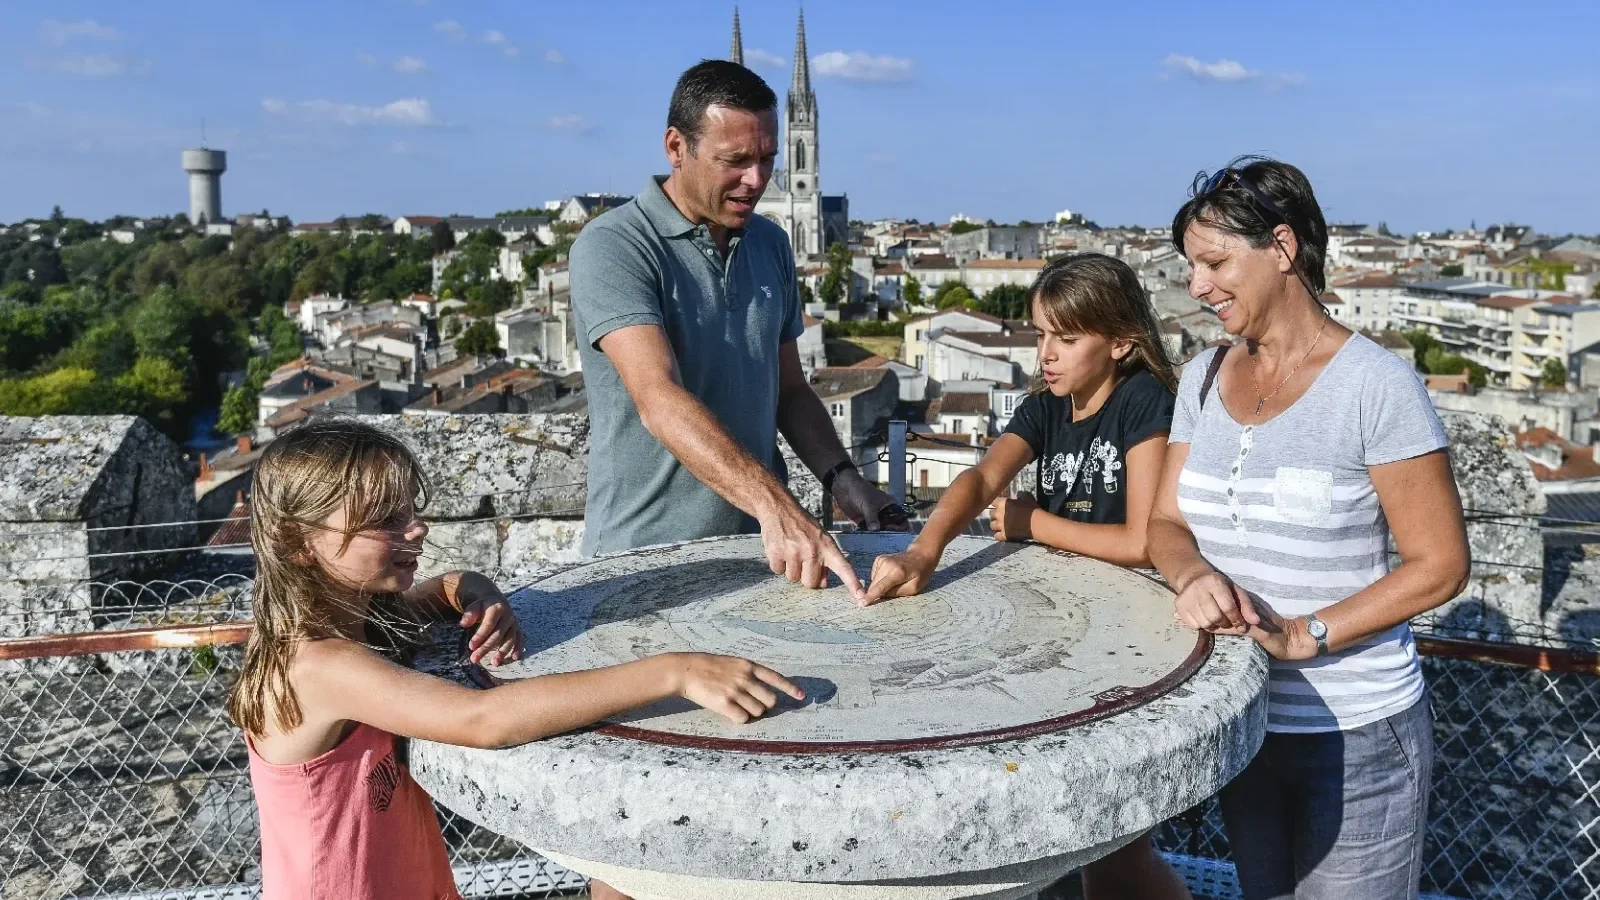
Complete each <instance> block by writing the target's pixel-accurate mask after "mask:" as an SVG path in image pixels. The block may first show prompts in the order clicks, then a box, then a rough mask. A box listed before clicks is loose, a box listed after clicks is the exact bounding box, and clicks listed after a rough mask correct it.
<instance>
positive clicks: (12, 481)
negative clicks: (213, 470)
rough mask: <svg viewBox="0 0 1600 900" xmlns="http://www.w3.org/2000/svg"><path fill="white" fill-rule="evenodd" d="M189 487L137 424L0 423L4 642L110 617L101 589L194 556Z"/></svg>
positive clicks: (175, 453) (182, 471) (179, 462)
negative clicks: (182, 555)
mask: <svg viewBox="0 0 1600 900" xmlns="http://www.w3.org/2000/svg"><path fill="white" fill-rule="evenodd" d="M190 485H191V478H190V475H189V471H188V467H187V465H186V463H185V461H184V459H183V454H182V452H181V451H180V450H179V449H178V447H177V445H176V444H173V443H172V441H171V440H169V439H168V438H167V437H166V436H164V435H162V434H161V433H160V432H158V431H156V430H155V429H154V428H152V427H151V426H150V425H149V423H147V422H145V421H144V420H142V419H138V418H134V417H132V416H43V417H36V418H23V417H0V637H5V636H17V635H21V634H30V633H32V634H39V633H50V632H55V631H83V630H87V629H91V628H94V627H97V621H98V620H99V619H101V618H103V617H104V616H106V615H114V614H115V612H116V610H115V609H112V608H110V607H109V606H108V605H107V604H110V605H115V604H116V603H117V602H118V601H117V598H118V597H120V595H119V594H118V593H117V592H107V591H105V590H104V589H103V587H101V586H102V585H106V584H110V583H113V582H118V581H132V580H138V579H142V578H147V577H151V576H153V575H154V574H156V573H158V572H160V571H162V570H163V569H164V568H166V567H168V566H170V565H171V564H172V562H173V561H174V559H175V558H177V557H178V556H179V554H177V553H173V552H171V551H174V550H179V549H181V548H185V547H190V546H193V544H194V542H195V526H194V523H193V520H194V519H195V518H196V515H195V503H194V492H193V490H192V488H191V486H190ZM161 523H176V524H170V525H162V524H161ZM151 526H156V527H151Z"/></svg>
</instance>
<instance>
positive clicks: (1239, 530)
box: [1227, 425, 1255, 547]
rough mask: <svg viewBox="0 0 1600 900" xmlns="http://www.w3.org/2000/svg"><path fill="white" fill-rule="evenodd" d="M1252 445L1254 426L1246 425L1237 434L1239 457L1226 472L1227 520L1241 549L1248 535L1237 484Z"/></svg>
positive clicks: (1242, 476) (1253, 441) (1247, 540)
mask: <svg viewBox="0 0 1600 900" xmlns="http://www.w3.org/2000/svg"><path fill="white" fill-rule="evenodd" d="M1254 443H1255V426H1253V425H1246V426H1245V427H1244V431H1242V432H1240V434H1239V455H1238V456H1236V457H1234V460H1233V466H1232V468H1230V469H1229V470H1228V490H1227V494H1228V519H1229V521H1231V522H1232V523H1233V533H1234V537H1235V538H1236V539H1237V540H1238V542H1239V546H1241V547H1242V546H1245V545H1246V544H1248V543H1249V533H1248V531H1247V530H1246V528H1245V523H1244V504H1243V503H1241V502H1240V500H1239V482H1240V480H1241V479H1243V478H1244V462H1245V460H1246V459H1248V458H1249V456H1250V448H1251V447H1252V446H1253V445H1254Z"/></svg>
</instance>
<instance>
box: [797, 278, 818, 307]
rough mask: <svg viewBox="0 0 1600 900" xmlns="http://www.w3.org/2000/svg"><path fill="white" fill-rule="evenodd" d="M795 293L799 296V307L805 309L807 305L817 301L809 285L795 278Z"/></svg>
mask: <svg viewBox="0 0 1600 900" xmlns="http://www.w3.org/2000/svg"><path fill="white" fill-rule="evenodd" d="M795 294H796V295H797V296H798V297H799V298H800V308H801V309H805V308H806V307H807V306H810V305H811V304H813V303H815V302H817V296H816V294H814V293H812V292H811V285H809V284H806V283H805V282H804V281H798V280H797V281H796V282H795Z"/></svg>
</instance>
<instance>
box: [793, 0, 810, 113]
mask: <svg viewBox="0 0 1600 900" xmlns="http://www.w3.org/2000/svg"><path fill="white" fill-rule="evenodd" d="M810 97H811V57H810V56H809V55H808V54H807V53H806V11H805V10H804V9H801V10H800V25H799V27H798V28H796V29H795V39H794V80H793V81H791V82H790V83H789V102H790V103H791V104H793V103H794V102H795V100H796V99H800V100H802V101H804V100H806V99H808V98H810Z"/></svg>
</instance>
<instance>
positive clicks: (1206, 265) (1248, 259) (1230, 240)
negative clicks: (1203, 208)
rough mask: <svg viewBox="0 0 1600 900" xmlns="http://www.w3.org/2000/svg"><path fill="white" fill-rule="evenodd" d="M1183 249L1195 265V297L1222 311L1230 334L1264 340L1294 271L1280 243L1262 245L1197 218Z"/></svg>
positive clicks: (1191, 281) (1220, 315) (1220, 314)
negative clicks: (1278, 296)
mask: <svg viewBox="0 0 1600 900" xmlns="http://www.w3.org/2000/svg"><path fill="white" fill-rule="evenodd" d="M1280 229H1281V230H1283V231H1288V228H1287V227H1285V226H1280ZM1281 239H1282V238H1281V236H1280V240H1281ZM1290 240H1293V237H1292V232H1291V237H1290ZM1183 249H1184V255H1185V256H1187V257H1188V259H1189V265H1190V266H1191V267H1192V269H1193V271H1192V272H1191V273H1190V275H1189V296H1191V297H1193V298H1195V299H1196V300H1199V301H1200V302H1202V303H1204V304H1205V305H1206V307H1207V308H1209V309H1210V310H1211V311H1212V312H1214V313H1216V314H1217V318H1218V319H1221V320H1222V327H1223V329H1224V330H1226V331H1227V332H1228V333H1229V334H1232V335H1241V336H1243V337H1247V338H1251V339H1255V338H1259V337H1260V336H1261V335H1262V334H1263V333H1264V332H1265V331H1266V322H1265V319H1266V317H1267V313H1268V307H1269V305H1270V303H1271V301H1272V298H1273V297H1274V295H1275V294H1277V293H1281V291H1282V285H1283V281H1284V275H1285V273H1289V274H1290V275H1291V276H1292V273H1293V269H1292V268H1291V267H1290V266H1289V265H1288V257H1287V256H1286V255H1285V253H1284V251H1283V250H1281V249H1279V246H1278V244H1277V242H1274V243H1271V244H1268V245H1267V246H1265V247H1262V248H1260V249H1257V248H1254V247H1251V246H1250V245H1249V243H1247V242H1246V241H1245V239H1244V238H1242V237H1240V236H1239V235H1236V234H1231V233H1229V232H1226V231H1223V230H1221V229H1219V228H1216V227H1213V226H1211V225H1206V224H1203V223H1200V222H1196V223H1194V224H1193V225H1190V226H1189V229H1188V230H1187V231H1185V232H1184V235H1183ZM1290 249H1291V251H1292V247H1291V248H1290Z"/></svg>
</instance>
